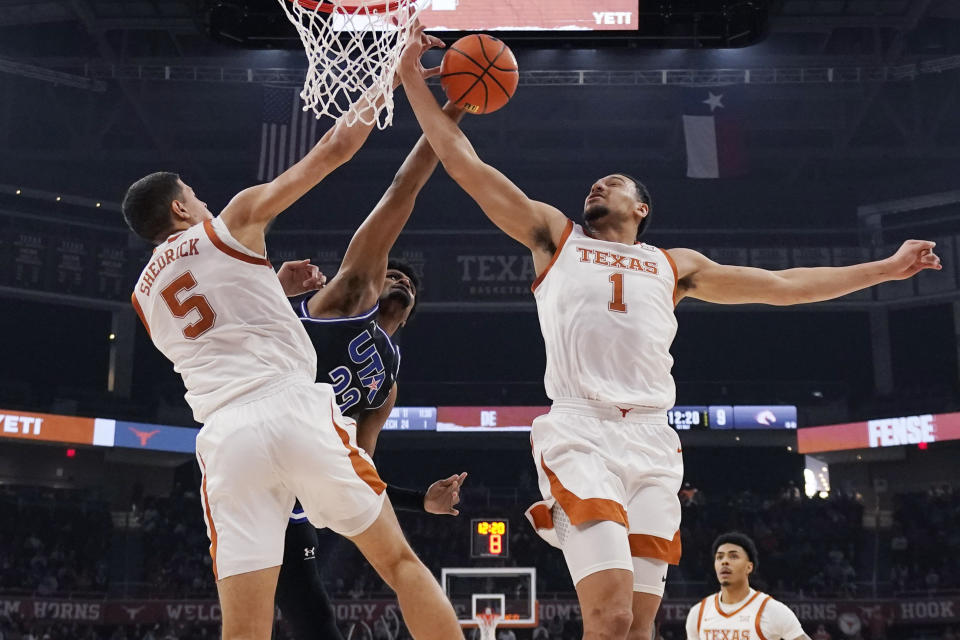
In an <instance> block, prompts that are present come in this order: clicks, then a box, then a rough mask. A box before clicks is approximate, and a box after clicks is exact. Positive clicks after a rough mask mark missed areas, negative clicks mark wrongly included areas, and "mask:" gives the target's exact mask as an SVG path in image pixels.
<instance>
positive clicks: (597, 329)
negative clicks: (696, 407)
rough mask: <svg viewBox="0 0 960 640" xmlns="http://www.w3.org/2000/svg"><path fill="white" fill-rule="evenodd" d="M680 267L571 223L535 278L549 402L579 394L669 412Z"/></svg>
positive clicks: (642, 247) (652, 251)
mask: <svg viewBox="0 0 960 640" xmlns="http://www.w3.org/2000/svg"><path fill="white" fill-rule="evenodd" d="M676 286H677V270H676V266H675V265H674V264H673V260H672V259H671V258H670V257H669V256H668V255H667V254H666V252H665V251H663V250H661V249H658V248H656V247H652V246H650V245H648V244H643V243H638V244H635V245H626V244H620V243H617V242H607V241H605V240H597V239H595V238H591V237H589V236H588V235H586V234H585V233H584V232H583V229H582V228H581V227H580V225H578V224H574V223H573V222H572V221H571V222H568V224H567V228H566V229H565V230H564V232H563V236H562V237H561V238H560V245H559V246H558V247H557V252H556V253H555V254H554V256H553V260H552V261H551V262H550V265H549V266H547V268H546V269H545V270H544V271H543V273H541V274H540V277H539V278H537V280H536V281H535V282H534V283H533V293H534V297H535V298H536V300H537V311H538V312H539V313H538V315H539V316H540V330H541V331H542V332H543V341H544V343H545V344H546V350H547V371H546V374H545V375H544V383H545V386H546V390H547V396H549V397H550V399H551V400H559V399H561V398H580V399H585V400H597V401H601V402H611V403H617V402H621V403H624V404H633V405H640V406H646V407H653V408H656V409H664V410H667V409H669V408H670V407H672V406H673V404H674V399H675V397H676V387H675V385H674V382H673V376H672V375H671V374H670V369H671V367H672V366H673V357H672V356H671V355H670V345H671V344H672V343H673V338H674V336H675V335H676V333H677V318H676V316H675V315H674V313H673V308H674V302H673V300H674V294H675V292H676Z"/></svg>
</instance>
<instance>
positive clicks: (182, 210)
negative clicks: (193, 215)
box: [170, 200, 187, 220]
mask: <svg viewBox="0 0 960 640" xmlns="http://www.w3.org/2000/svg"><path fill="white" fill-rule="evenodd" d="M170 212H171V213H173V216H174V217H175V218H176V219H178V220H186V219H187V208H186V207H184V206H183V203H182V202H180V201H179V200H174V201H173V202H171V203H170Z"/></svg>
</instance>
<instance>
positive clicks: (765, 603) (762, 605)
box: [756, 596, 770, 640]
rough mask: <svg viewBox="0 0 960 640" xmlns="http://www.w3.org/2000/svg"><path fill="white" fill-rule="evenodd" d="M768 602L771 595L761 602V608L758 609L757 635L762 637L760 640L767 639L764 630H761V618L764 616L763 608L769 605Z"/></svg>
mask: <svg viewBox="0 0 960 640" xmlns="http://www.w3.org/2000/svg"><path fill="white" fill-rule="evenodd" d="M768 602H770V596H767V597H766V598H764V600H763V602H761V603H760V608H759V609H757V622H756V628H757V637H758V638H760V640H767V637H766V636H765V635H763V631H761V630H760V618H761V617H762V616H763V610H764V608H765V607H766V606H767V603H768Z"/></svg>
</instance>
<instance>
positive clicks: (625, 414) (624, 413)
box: [617, 407, 633, 418]
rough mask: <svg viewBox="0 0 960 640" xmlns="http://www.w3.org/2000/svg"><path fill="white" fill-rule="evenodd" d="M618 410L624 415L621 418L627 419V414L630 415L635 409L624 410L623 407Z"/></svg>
mask: <svg viewBox="0 0 960 640" xmlns="http://www.w3.org/2000/svg"><path fill="white" fill-rule="evenodd" d="M617 409H620V413H621V414H622V415H621V416H620V417H621V418H626V417H627V414H628V413H630V412H631V411H633V408H632V407H631V408H630V409H624V408H623V407H617Z"/></svg>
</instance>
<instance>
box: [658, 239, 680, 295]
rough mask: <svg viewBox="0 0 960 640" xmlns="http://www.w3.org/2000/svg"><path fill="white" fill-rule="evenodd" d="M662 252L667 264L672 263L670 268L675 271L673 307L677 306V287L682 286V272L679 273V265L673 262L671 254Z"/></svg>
mask: <svg viewBox="0 0 960 640" xmlns="http://www.w3.org/2000/svg"><path fill="white" fill-rule="evenodd" d="M660 251H661V252H662V253H663V257H665V258H666V259H667V262H669V263H670V268H671V269H673V306H677V287H679V286H680V272H679V271H677V263H676V262H674V261H673V257H672V256H671V255H670V253H669V252H668V251H667V250H666V249H660Z"/></svg>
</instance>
